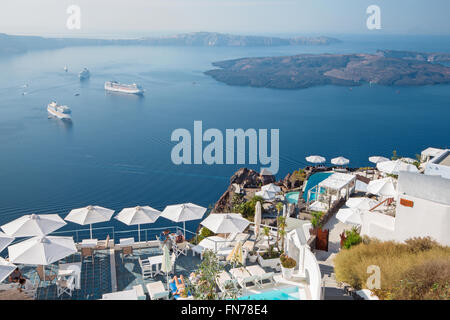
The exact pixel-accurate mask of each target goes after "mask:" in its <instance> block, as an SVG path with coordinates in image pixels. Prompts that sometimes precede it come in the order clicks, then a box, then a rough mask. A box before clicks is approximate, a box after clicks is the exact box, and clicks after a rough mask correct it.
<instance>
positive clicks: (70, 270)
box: [58, 262, 81, 289]
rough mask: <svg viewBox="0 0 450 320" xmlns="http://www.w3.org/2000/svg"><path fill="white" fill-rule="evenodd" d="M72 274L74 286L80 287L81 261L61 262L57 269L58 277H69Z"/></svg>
mask: <svg viewBox="0 0 450 320" xmlns="http://www.w3.org/2000/svg"><path fill="white" fill-rule="evenodd" d="M71 275H73V276H74V278H75V288H76V289H81V262H74V263H61V264H60V265H59V269H58V277H69V276H71Z"/></svg>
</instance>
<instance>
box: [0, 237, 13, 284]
mask: <svg viewBox="0 0 450 320" xmlns="http://www.w3.org/2000/svg"><path fill="white" fill-rule="evenodd" d="M13 240H14V237H11V236H9V235H7V234H6V233H3V232H1V231H0V252H2V251H3V249H5V248H6V247H7V246H9V244H10V243H11V242H13ZM0 282H1V281H0Z"/></svg>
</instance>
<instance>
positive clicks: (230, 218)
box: [200, 213, 250, 233]
mask: <svg viewBox="0 0 450 320" xmlns="http://www.w3.org/2000/svg"><path fill="white" fill-rule="evenodd" d="M200 224H201V225H202V226H204V227H206V228H208V229H209V230H211V231H212V232H214V233H232V232H242V231H244V230H245V228H247V226H248V225H249V224H250V221H248V220H247V219H244V218H243V217H242V216H241V214H240V213H212V214H210V215H209V216H208V217H207V218H206V219H205V220H203V221H202V222H201V223H200Z"/></svg>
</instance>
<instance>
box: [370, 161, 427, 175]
mask: <svg viewBox="0 0 450 320" xmlns="http://www.w3.org/2000/svg"><path fill="white" fill-rule="evenodd" d="M377 169H378V170H380V171H382V172H385V173H389V174H397V175H398V174H399V173H400V171H407V172H419V170H418V169H417V167H416V166H415V165H412V164H409V163H406V162H404V161H402V160H395V161H384V162H380V163H377Z"/></svg>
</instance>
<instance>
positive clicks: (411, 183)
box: [361, 172, 450, 245]
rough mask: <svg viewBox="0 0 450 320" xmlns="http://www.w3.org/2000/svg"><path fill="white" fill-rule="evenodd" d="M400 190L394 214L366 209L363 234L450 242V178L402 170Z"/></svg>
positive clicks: (399, 183) (376, 236)
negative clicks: (424, 238)
mask: <svg viewBox="0 0 450 320" xmlns="http://www.w3.org/2000/svg"><path fill="white" fill-rule="evenodd" d="M397 192H398V195H397V199H396V200H397V207H396V213H395V217H391V216H388V215H384V214H381V213H375V212H366V213H364V214H363V215H362V222H363V223H362V226H361V234H363V235H368V236H370V237H375V238H378V239H380V240H395V241H400V242H401V241H404V240H406V239H409V238H412V237H427V236H429V237H431V238H433V239H434V240H436V241H438V242H440V243H442V244H444V245H450V180H449V179H445V178H442V177H440V176H432V175H423V174H418V173H409V172H401V173H400V175H399V179H398V185H397Z"/></svg>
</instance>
